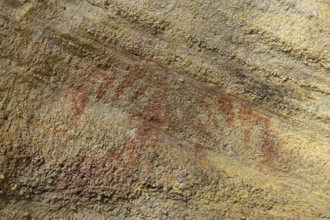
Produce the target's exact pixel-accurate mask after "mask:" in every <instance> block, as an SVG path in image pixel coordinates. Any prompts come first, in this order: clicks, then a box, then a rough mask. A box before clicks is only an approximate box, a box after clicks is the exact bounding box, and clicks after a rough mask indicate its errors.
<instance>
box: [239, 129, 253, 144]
mask: <svg viewBox="0 0 330 220" xmlns="http://www.w3.org/2000/svg"><path fill="white" fill-rule="evenodd" d="M250 133H251V131H250V129H245V130H244V136H243V137H242V139H241V140H242V141H243V143H244V144H248V143H249V142H250Z"/></svg>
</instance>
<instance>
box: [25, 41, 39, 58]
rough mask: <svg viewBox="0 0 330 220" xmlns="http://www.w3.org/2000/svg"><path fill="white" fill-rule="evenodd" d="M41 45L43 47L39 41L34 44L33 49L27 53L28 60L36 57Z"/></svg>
mask: <svg viewBox="0 0 330 220" xmlns="http://www.w3.org/2000/svg"><path fill="white" fill-rule="evenodd" d="M40 47H41V43H38V42H36V43H35V44H34V45H33V46H32V48H31V51H30V52H29V53H28V55H27V60H28V61H31V60H32V59H33V58H34V57H35V55H36V54H37V53H38V52H39V50H40Z"/></svg>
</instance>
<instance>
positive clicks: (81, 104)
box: [65, 88, 89, 119]
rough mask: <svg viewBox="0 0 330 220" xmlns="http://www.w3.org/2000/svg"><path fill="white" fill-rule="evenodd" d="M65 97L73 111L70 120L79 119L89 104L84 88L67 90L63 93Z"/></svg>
mask: <svg viewBox="0 0 330 220" xmlns="http://www.w3.org/2000/svg"><path fill="white" fill-rule="evenodd" d="M65 96H67V97H68V98H69V100H70V101H71V106H72V109H73V113H72V118H73V119H79V118H80V116H81V115H82V114H83V112H84V109H85V107H86V105H87V104H88V102H89V94H88V90H87V89H86V88H80V89H76V90H75V89H69V90H68V91H66V92H65Z"/></svg>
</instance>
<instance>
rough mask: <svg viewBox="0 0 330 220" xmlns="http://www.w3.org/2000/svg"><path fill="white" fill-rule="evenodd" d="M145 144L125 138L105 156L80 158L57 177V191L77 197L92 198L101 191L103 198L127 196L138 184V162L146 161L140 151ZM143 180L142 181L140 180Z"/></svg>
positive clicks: (139, 183) (145, 157)
mask: <svg viewBox="0 0 330 220" xmlns="http://www.w3.org/2000/svg"><path fill="white" fill-rule="evenodd" d="M147 148H148V146H142V145H141V144H139V143H134V142H131V141H126V143H125V144H124V145H122V146H120V147H116V148H111V149H110V150H108V152H107V153H106V154H105V155H102V156H91V157H85V158H83V159H82V160H81V161H80V162H79V163H77V164H76V165H74V166H73V167H72V169H71V171H70V172H68V173H66V174H65V176H64V177H63V178H62V179H61V180H60V183H61V184H60V186H59V187H58V189H57V190H58V191H59V192H64V193H65V194H67V195H78V196H80V197H85V198H90V197H96V195H95V192H98V191H104V190H105V192H104V194H103V195H104V196H105V197H112V196H115V197H117V198H127V196H128V195H129V194H130V193H132V191H134V195H133V196H136V194H135V193H137V192H136V189H138V187H139V186H141V185H142V183H141V180H139V179H138V177H137V175H136V174H137V173H138V172H136V171H137V170H138V169H141V168H143V167H152V166H143V165H142V163H148V162H149V161H150V160H148V159H147V158H148V157H149V156H150V155H148V156H145V154H143V153H142V152H143V151H145V150H146V149H147ZM142 181H143V180H142Z"/></svg>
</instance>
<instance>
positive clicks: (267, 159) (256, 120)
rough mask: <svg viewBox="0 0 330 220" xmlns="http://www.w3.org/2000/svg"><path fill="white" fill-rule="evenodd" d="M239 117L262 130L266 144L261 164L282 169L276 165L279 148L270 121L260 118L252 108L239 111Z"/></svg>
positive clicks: (264, 143)
mask: <svg viewBox="0 0 330 220" xmlns="http://www.w3.org/2000/svg"><path fill="white" fill-rule="evenodd" d="M239 116H240V118H242V119H243V120H246V121H248V122H250V123H252V125H259V126H261V128H262V131H263V134H264V135H263V136H264V142H263V146H262V151H263V159H262V160H261V161H260V162H261V163H264V164H267V165H270V166H272V167H274V168H278V169H280V168H279V167H278V166H277V165H275V164H274V162H276V161H279V157H280V154H279V147H278V145H277V144H276V141H275V139H274V138H275V137H274V135H273V133H274V131H272V129H271V126H270V120H269V119H268V118H265V117H262V116H260V115H259V114H258V113H256V112H254V111H253V110H252V109H250V108H241V109H240V110H239Z"/></svg>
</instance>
